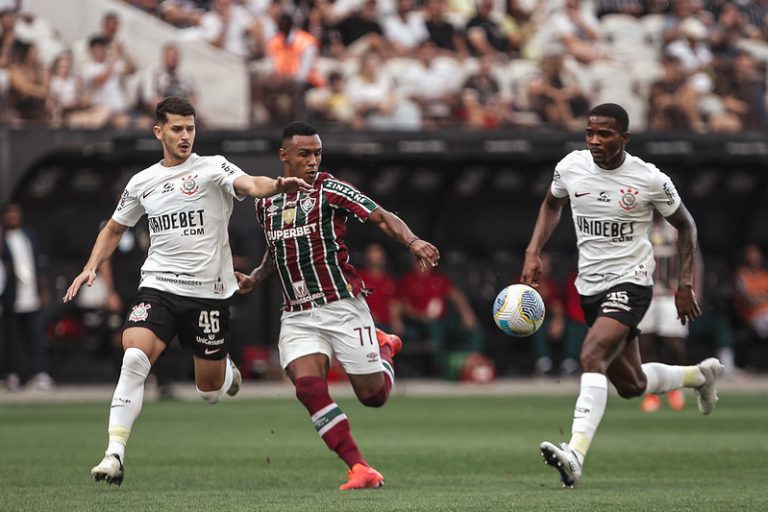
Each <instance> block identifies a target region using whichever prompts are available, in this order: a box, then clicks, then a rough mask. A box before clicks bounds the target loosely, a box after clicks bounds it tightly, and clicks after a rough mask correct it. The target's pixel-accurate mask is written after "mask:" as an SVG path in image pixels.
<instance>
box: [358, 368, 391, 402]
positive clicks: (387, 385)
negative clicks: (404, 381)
mask: <svg viewBox="0 0 768 512" xmlns="http://www.w3.org/2000/svg"><path fill="white" fill-rule="evenodd" d="M383 373H384V384H382V386H381V387H380V388H379V390H378V391H377V392H376V393H374V394H372V395H371V396H369V397H368V398H365V399H363V400H360V403H362V404H363V405H367V406H368V407H381V406H382V405H384V404H385V403H387V399H388V398H389V392H390V391H392V378H391V377H390V376H389V373H387V372H383Z"/></svg>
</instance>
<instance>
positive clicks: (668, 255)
mask: <svg viewBox="0 0 768 512" xmlns="http://www.w3.org/2000/svg"><path fill="white" fill-rule="evenodd" d="M650 239H651V244H652V245H653V254H654V258H655V260H656V269H655V271H654V273H653V300H651V305H650V306H649V307H648V311H647V312H646V313H645V316H644V317H643V319H642V320H640V323H639V324H637V328H638V329H639V330H640V332H641V334H640V338H639V342H640V359H641V360H642V361H658V360H659V359H658V358H657V357H656V346H657V345H658V343H657V342H658V341H659V338H661V340H663V343H664V349H663V354H664V357H665V360H664V362H666V363H673V364H683V363H684V362H685V339H686V338H687V337H688V326H687V325H682V324H681V323H680V321H679V320H678V319H677V308H675V291H676V290H677V267H678V265H679V262H678V258H677V251H676V249H675V246H676V244H677V230H676V229H675V228H674V227H672V225H671V224H670V223H669V222H666V221H664V217H662V216H661V214H659V212H658V211H656V212H654V215H653V222H652V223H651V229H650ZM693 268H694V287H696V286H700V285H701V279H702V275H701V271H702V268H701V257H700V255H699V253H698V251H697V252H696V257H695V260H694V267H693ZM666 397H667V402H668V403H669V406H670V407H671V408H672V409H674V410H676V411H679V410H682V409H683V407H685V395H684V394H683V390H682V389H674V390H672V391H669V392H667V393H666ZM660 407H661V397H660V396H659V395H657V394H654V393H646V394H645V396H643V401H642V403H641V405H640V408H641V409H642V410H643V411H645V412H654V411H657V410H658V409H659V408H660Z"/></svg>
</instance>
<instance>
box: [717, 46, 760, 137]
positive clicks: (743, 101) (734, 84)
mask: <svg viewBox="0 0 768 512" xmlns="http://www.w3.org/2000/svg"><path fill="white" fill-rule="evenodd" d="M716 80H717V82H716V84H715V93H717V94H718V95H719V96H720V97H721V98H722V99H723V102H724V107H725V111H726V113H727V114H729V115H730V116H732V118H733V119H731V120H730V121H731V122H730V123H729V124H728V125H727V126H726V127H725V128H723V125H722V124H719V123H712V128H713V131H731V132H738V131H741V130H753V131H760V130H763V129H765V128H766V127H768V112H766V85H765V69H760V67H759V65H758V63H757V60H756V59H755V58H754V57H753V56H752V55H751V54H750V53H748V52H745V51H741V52H739V53H738V54H737V55H736V56H735V57H734V58H733V59H732V60H731V61H730V62H729V66H728V69H727V70H726V71H725V73H722V74H718V76H717V77H716Z"/></svg>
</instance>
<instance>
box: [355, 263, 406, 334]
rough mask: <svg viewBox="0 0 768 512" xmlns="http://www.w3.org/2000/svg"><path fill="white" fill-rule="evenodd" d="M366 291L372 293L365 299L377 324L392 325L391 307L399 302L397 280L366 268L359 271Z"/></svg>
mask: <svg viewBox="0 0 768 512" xmlns="http://www.w3.org/2000/svg"><path fill="white" fill-rule="evenodd" d="M358 274H360V277H361V278H362V280H363V285H364V287H365V288H366V289H369V290H371V293H370V294H369V295H367V296H366V297H365V300H366V302H367V303H368V307H369V308H370V309H371V316H373V320H374V322H376V324H385V325H391V322H392V315H391V312H390V305H391V304H392V302H393V301H395V300H397V285H396V283H395V280H394V279H393V278H392V277H391V276H390V275H389V274H386V273H378V272H376V273H374V272H371V271H370V270H368V269H366V268H361V269H359V270H358Z"/></svg>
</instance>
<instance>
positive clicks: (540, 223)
mask: <svg viewBox="0 0 768 512" xmlns="http://www.w3.org/2000/svg"><path fill="white" fill-rule="evenodd" d="M567 201H568V198H567V197H555V196H553V195H552V191H551V190H549V189H547V195H546V196H544V201H543V202H542V203H541V207H540V208H539V216H538V217H537V218H536V224H535V225H534V227H533V234H532V235H531V241H530V242H529V243H528V247H527V248H526V249H525V262H524V263H523V273H522V276H521V279H520V281H521V282H522V283H523V284H527V285H530V286H538V285H539V275H541V251H542V249H544V246H545V245H546V243H547V241H548V240H549V237H551V236H552V233H553V232H554V231H555V228H556V227H557V225H558V224H559V223H560V214H561V213H562V212H563V206H565V203H566V202H567Z"/></svg>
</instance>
